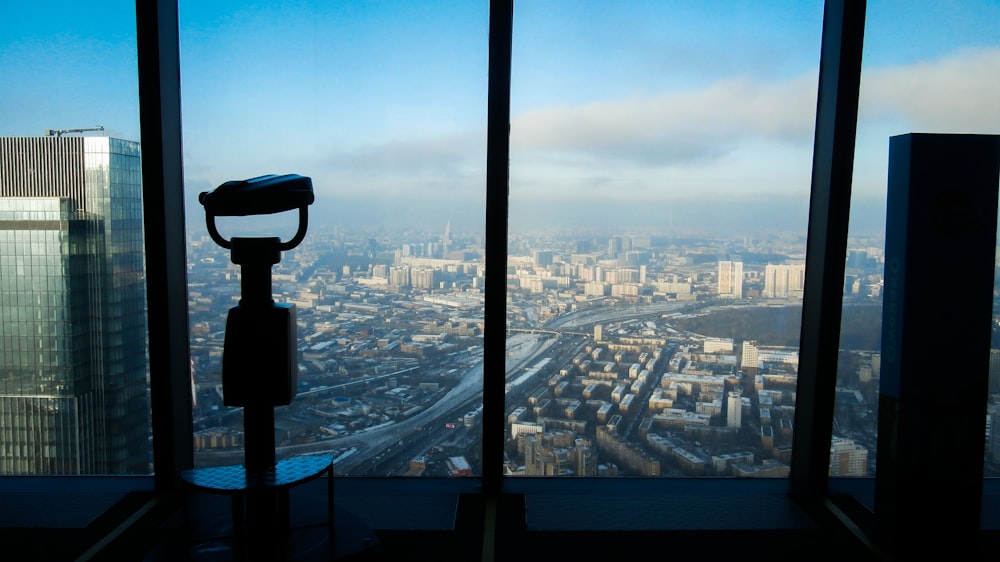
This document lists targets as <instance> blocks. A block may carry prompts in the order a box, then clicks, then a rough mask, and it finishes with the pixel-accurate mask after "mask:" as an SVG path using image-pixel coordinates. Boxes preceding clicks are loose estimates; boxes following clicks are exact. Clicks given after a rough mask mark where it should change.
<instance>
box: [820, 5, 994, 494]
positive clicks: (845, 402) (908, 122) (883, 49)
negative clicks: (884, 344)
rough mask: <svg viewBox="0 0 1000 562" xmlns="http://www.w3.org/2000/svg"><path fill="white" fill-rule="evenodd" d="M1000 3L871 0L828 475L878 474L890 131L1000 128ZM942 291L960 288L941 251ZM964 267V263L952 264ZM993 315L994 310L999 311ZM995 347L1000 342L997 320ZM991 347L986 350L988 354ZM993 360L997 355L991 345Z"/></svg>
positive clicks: (990, 436) (989, 457)
mask: <svg viewBox="0 0 1000 562" xmlns="http://www.w3.org/2000/svg"><path fill="white" fill-rule="evenodd" d="M998 18H1000V6H997V5H995V4H992V3H948V4H941V3H937V2H918V3H914V2H895V1H886V0H879V1H870V2H868V10H867V17H866V25H865V39H864V59H863V65H862V82H861V92H860V99H859V110H858V113H859V115H858V133H857V146H856V151H855V160H854V179H853V192H852V205H851V217H850V237H849V240H848V248H847V256H846V270H845V271H846V278H845V281H844V309H843V316H842V318H843V320H842V327H843V330H842V335H841V342H840V348H841V354H840V361H839V368H838V382H837V394H836V406H835V411H834V425H833V428H834V431H833V442H832V443H831V448H830V451H831V457H832V458H833V460H832V462H831V470H830V475H831V476H874V475H875V470H876V466H875V460H876V435H877V429H878V428H877V421H878V392H879V390H878V389H879V380H880V366H881V357H880V352H881V336H882V332H881V322H882V288H883V280H884V278H883V267H884V263H883V252H884V248H885V239H884V235H885V219H886V208H885V204H886V200H885V194H886V185H887V182H888V175H887V172H888V154H889V138H890V137H891V136H895V135H901V134H905V133H911V132H913V133H973V134H997V133H998V132H1000V113H998V111H997V106H996V103H995V101H994V100H996V99H997V97H998V96H1000V79H998V77H997V73H996V67H997V64H998V63H1000V29H998V28H997V26H996V25H995V22H996V21H998ZM942 260H944V261H942V278H941V284H940V291H941V293H940V294H941V297H942V298H947V294H948V293H949V292H951V291H957V290H961V285H962V281H961V275H958V276H952V275H950V273H949V271H950V270H949V268H948V267H947V266H945V264H946V263H948V262H947V260H946V258H944V257H942ZM950 266H951V267H953V268H954V271H961V269H962V264H957V263H956V264H950ZM995 318H996V316H995ZM993 332H994V336H993V341H994V342H995V343H994V344H992V347H994V348H998V347H1000V344H998V343H996V342H998V341H1000V340H998V337H997V335H996V333H997V329H996V323H994V328H993ZM985 352H986V351H985V350H984V353H985ZM990 353H991V357H992V356H993V355H994V354H995V353H996V352H994V351H992V350H991V351H990ZM995 363H996V362H995V361H994V362H991V368H990V370H991V375H990V380H991V384H992V386H991V388H990V392H991V399H990V404H989V412H988V415H987V442H986V444H985V445H986V458H985V462H986V464H985V469H986V470H985V473H986V474H987V475H997V474H998V466H1000V465H998V464H997V459H998V458H1000V455H998V447H997V443H998V442H997V441H996V437H995V436H996V435H997V432H996V427H997V426H996V424H995V423H992V422H993V419H994V416H996V414H997V411H998V410H997V396H996V392H998V391H1000V386H998V383H997V381H1000V378H998V377H997V374H996V368H995V366H994V364H995Z"/></svg>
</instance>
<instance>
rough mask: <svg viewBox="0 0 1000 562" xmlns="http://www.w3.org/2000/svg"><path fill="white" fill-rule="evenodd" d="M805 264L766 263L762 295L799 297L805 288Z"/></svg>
mask: <svg viewBox="0 0 1000 562" xmlns="http://www.w3.org/2000/svg"><path fill="white" fill-rule="evenodd" d="M805 281H806V266H805V264H801V263H798V264H782V265H775V264H767V265H766V266H765V267H764V296H765V297H772V298H786V297H801V296H802V291H803V290H804V288H805Z"/></svg>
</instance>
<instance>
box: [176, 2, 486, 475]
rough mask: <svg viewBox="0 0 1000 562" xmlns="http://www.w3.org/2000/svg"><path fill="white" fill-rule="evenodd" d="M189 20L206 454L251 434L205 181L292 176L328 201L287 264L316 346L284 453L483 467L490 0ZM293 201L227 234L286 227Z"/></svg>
mask: <svg viewBox="0 0 1000 562" xmlns="http://www.w3.org/2000/svg"><path fill="white" fill-rule="evenodd" d="M180 19H181V25H180V31H181V60H182V76H183V92H182V101H183V109H184V150H185V159H184V166H185V183H186V189H187V192H188V197H187V200H188V202H189V203H188V205H187V209H188V211H187V229H188V236H189V240H190V245H189V270H188V281H189V289H190V319H191V352H192V357H191V365H192V385H193V393H194V426H195V428H194V429H195V433H194V447H195V462H196V466H209V465H220V464H238V463H240V462H242V458H243V450H242V446H243V439H244V432H243V417H242V411H241V410H240V408H238V407H236V406H233V405H227V403H226V400H225V398H224V396H225V389H224V388H223V387H222V385H221V381H222V377H221V374H222V372H221V371H222V362H221V357H222V351H223V344H224V336H225V327H226V319H227V313H228V310H229V309H230V308H231V307H233V306H236V304H237V300H238V298H239V292H240V281H239V276H240V274H241V271H240V269H239V267H238V266H236V265H234V264H233V263H232V262H231V260H230V253H229V251H227V250H223V249H222V248H220V247H219V246H217V245H216V244H215V243H214V242H212V240H211V239H210V238H209V237H208V235H207V233H206V229H205V215H204V211H203V209H202V207H201V205H200V204H199V203H198V201H197V195H198V193H200V192H204V191H209V190H212V189H214V188H215V187H216V186H218V185H220V184H221V183H223V182H226V181H229V180H236V179H245V178H250V177H254V176H259V175H265V174H292V173H293V174H300V175H304V176H308V177H310V178H311V179H312V182H313V187H314V191H315V194H316V202H315V203H314V204H313V205H312V206H311V208H310V209H309V216H310V224H309V231H308V233H307V235H306V238H305V240H304V241H303V242H302V244H301V245H300V246H299V247H298V248H295V249H294V250H292V251H289V252H287V253H285V254H284V255H283V256H282V258H281V262H280V263H279V264H277V265H276V266H274V268H273V276H272V283H273V284H272V292H273V294H274V299H275V301H276V302H279V303H290V304H294V306H295V310H296V319H297V336H298V342H299V348H298V350H297V362H298V372H297V380H298V388H297V396H296V397H295V398H294V400H293V401H292V402H291V403H290V404H289V405H287V406H279V407H278V408H277V409H276V411H275V426H276V427H275V445H276V449H277V455H278V457H279V458H285V457H291V456H297V455H309V454H333V456H334V459H335V469H336V472H337V474H338V475H361V476H386V475H395V476H402V475H414V476H419V475H426V476H448V475H473V474H475V475H478V474H481V467H480V464H479V457H480V446H481V445H480V443H481V412H482V408H481V404H482V373H483V366H482V356H483V351H482V350H483V320H484V318H483V299H484V292H483V291H484V285H483V275H484V272H485V263H486V262H485V255H484V234H485V233H484V230H485V229H484V220H485V174H486V170H485V161H486V107H487V104H486V87H487V41H488V4H487V3H486V2H460V3H441V4H433V3H431V4H428V3H414V2H371V3H368V2H366V3H322V2H318V3H301V4H295V5H289V4H287V3H283V2H264V3H260V2H255V3H238V2H227V3H222V4H220V3H204V2H182V3H181V6H180ZM283 215H285V214H284V213H283V214H279V215H275V216H268V217H263V218H253V219H247V218H243V217H240V218H230V219H227V220H222V219H220V221H219V229H220V231H221V234H222V235H223V236H224V237H226V238H229V237H231V236H232V235H237V236H269V235H277V236H280V237H282V238H283V239H286V240H287V239H288V238H290V237H291V235H292V234H294V232H295V226H294V225H290V224H289V222H292V223H294V221H295V220H296V219H297V214H296V213H294V212H293V213H291V214H290V216H289V217H287V218H288V219H290V220H285V219H286V217H284V216H283ZM247 376H252V375H250V374H247ZM257 376H258V377H259V378H258V380H259V381H260V384H268V376H267V374H266V373H261V374H258V375H257Z"/></svg>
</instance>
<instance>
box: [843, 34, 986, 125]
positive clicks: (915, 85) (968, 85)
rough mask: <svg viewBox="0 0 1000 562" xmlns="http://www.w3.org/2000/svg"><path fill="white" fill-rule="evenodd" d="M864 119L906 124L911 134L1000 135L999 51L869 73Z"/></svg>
mask: <svg viewBox="0 0 1000 562" xmlns="http://www.w3.org/2000/svg"><path fill="white" fill-rule="evenodd" d="M860 109H861V119H862V120H868V119H872V120H877V119H903V120H905V121H907V122H908V123H909V124H910V125H911V126H912V129H913V130H920V131H921V132H936V133H944V132H948V133H980V134H998V133H1000V47H993V48H984V49H966V50H960V51H956V52H954V53H951V54H949V55H947V56H944V57H941V58H939V59H936V60H932V61H925V62H920V63H917V64H914V65H910V66H894V67H886V68H880V69H873V70H871V71H867V72H865V73H864V74H863V75H862V83H861V108H860Z"/></svg>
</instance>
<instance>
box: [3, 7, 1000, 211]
mask: <svg viewBox="0 0 1000 562" xmlns="http://www.w3.org/2000/svg"><path fill="white" fill-rule="evenodd" d="M179 11H180V33H181V83H182V86H181V88H182V93H181V95H182V111H183V133H184V136H183V139H184V140H183V142H184V151H185V161H184V166H185V184H186V186H185V187H186V189H187V191H188V192H189V193H190V194H192V198H191V199H190V200H191V201H192V202H194V201H196V199H194V197H195V196H196V194H197V193H198V192H200V191H205V190H208V189H212V188H213V187H214V186H217V185H219V184H221V183H222V182H224V181H228V180H231V179H240V178H246V177H252V176H257V175H262V174H266V173H298V174H302V175H307V176H310V177H312V178H313V183H314V188H315V189H316V193H317V204H318V205H319V204H323V205H326V208H327V209H332V210H331V211H330V212H331V213H333V214H334V215H335V216H338V217H341V218H343V219H344V220H347V219H348V218H350V217H352V216H353V217H355V218H357V217H358V216H362V215H363V216H364V217H365V219H366V220H367V221H368V222H378V221H385V222H392V221H398V220H401V212H402V210H406V212H407V213H406V214H408V215H417V214H426V215H428V216H433V217H434V220H436V221H441V220H443V219H442V218H441V217H442V216H447V217H448V219H447V220H450V221H451V222H452V223H453V225H455V226H456V227H458V226H459V225H460V224H461V223H462V221H463V219H465V220H466V221H468V222H470V223H472V224H473V225H475V224H476V223H477V222H478V223H479V224H481V222H482V218H481V217H482V206H483V202H484V198H485V189H484V186H485V147H486V142H485V139H486V107H487V103H486V102H487V76H488V75H487V71H488V56H487V55H488V53H487V41H488V23H489V21H488V5H487V3H486V2H482V1H480V2H471V1H460V0H453V1H440V2H417V1H413V0H411V1H377V2H375V1H372V2H363V1H321V0H314V1H302V2H295V1H285V2H267V1H256V2H233V1H224V0H217V1H212V2H201V1H192V0H182V1H181V2H180V7H179ZM998 22H1000V1H981V0H980V1H975V0H962V1H947V0H937V1H924V0H921V1H869V2H868V16H867V28H866V36H865V55H864V71H863V76H862V93H861V110H860V116H859V133H858V143H857V155H856V159H855V180H854V188H853V189H854V194H855V200H856V201H857V202H858V210H857V211H856V214H857V216H858V217H860V216H864V215H865V213H867V214H868V215H870V218H872V219H873V221H874V222H875V223H877V222H878V219H879V214H880V213H884V210H883V209H881V208H880V207H879V205H881V204H883V203H882V202H883V200H884V192H885V185H886V172H885V169H886V155H887V151H888V138H889V137H890V136H892V135H896V134H902V133H906V132H916V131H919V132H963V133H1000V103H997V102H996V100H998V99H1000V72H998V69H1000V23H998ZM821 25H822V3H821V2H805V1H801V2H800V1H795V2H790V1H784V2H778V1H766V0H758V1H752V2H751V1H739V0H737V1H727V2H722V1H716V0H702V1H698V2H694V1H692V2H667V1H662V0H660V1H657V0H651V1H646V0H632V1H630V2H627V3H626V2H593V1H586V0H576V1H561V2H557V1H548V0H524V1H520V2H517V3H516V6H515V12H514V40H513V65H512V66H513V67H512V92H511V97H512V99H511V104H512V107H511V161H510V206H511V216H510V222H511V225H512V227H515V228H516V227H519V226H521V225H528V224H535V223H540V222H559V221H563V222H572V221H573V220H577V221H589V222H593V221H618V222H621V223H622V224H623V225H626V226H627V225H629V224H632V225H637V224H639V223H643V222H649V223H651V224H659V225H661V226H662V225H666V226H668V227H669V226H671V225H677V226H678V227H680V226H682V225H691V224H695V223H698V224H707V225H709V226H710V227H713V228H717V227H720V226H721V225H723V224H729V225H736V224H738V225H739V226H740V227H741V228H763V227H764V226H768V225H771V226H774V225H787V226H788V227H789V228H798V229H804V224H805V215H806V212H807V204H808V192H809V181H810V167H811V158H812V134H813V127H814V112H815V105H816V85H817V80H818V62H819V46H820V35H821ZM134 33H135V24H134V6H133V4H132V3H131V2H127V1H120V0H119V1H100V0H98V1H94V2H88V3H80V2H68V1H54V2H44V1H37V2H31V3H13V2H6V3H4V5H3V7H0V69H3V71H4V74H5V79H4V80H2V81H0V135H4V136H25V135H28V136H33V135H40V134H42V132H43V131H44V130H45V129H68V128H78V127H92V126H95V125H102V126H104V127H105V129H106V130H105V133H106V134H109V135H112V136H118V137H122V138H130V139H137V138H140V137H141V134H140V131H139V124H138V100H137V93H136V90H137V85H136V76H135V36H134ZM193 204H194V205H196V203H193ZM862 204H864V205H865V207H864V209H862ZM362 209H363V212H362V211H361V210H362ZM338 210H339V211H338ZM337 212H339V213H340V214H339V215H337ZM189 216H190V214H189ZM883 216H884V215H883ZM612 217H613V218H612ZM862 222H863V221H860V220H858V221H855V218H854V217H852V225H853V224H858V225H860V224H862ZM786 223H787V224H786Z"/></svg>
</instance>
